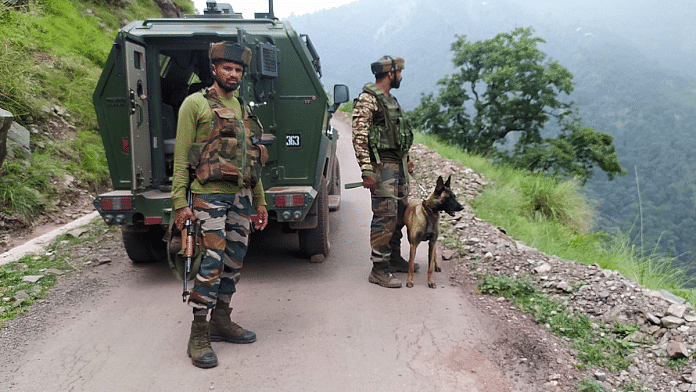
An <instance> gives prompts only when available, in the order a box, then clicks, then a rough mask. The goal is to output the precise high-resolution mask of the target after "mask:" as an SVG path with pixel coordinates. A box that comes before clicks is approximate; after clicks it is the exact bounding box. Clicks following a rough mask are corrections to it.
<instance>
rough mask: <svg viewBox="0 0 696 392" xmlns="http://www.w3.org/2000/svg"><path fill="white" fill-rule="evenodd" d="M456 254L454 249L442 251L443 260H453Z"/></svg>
mask: <svg viewBox="0 0 696 392" xmlns="http://www.w3.org/2000/svg"><path fill="white" fill-rule="evenodd" d="M453 256H454V251H452V250H449V249H445V250H443V251H442V260H451V259H452V257H453Z"/></svg>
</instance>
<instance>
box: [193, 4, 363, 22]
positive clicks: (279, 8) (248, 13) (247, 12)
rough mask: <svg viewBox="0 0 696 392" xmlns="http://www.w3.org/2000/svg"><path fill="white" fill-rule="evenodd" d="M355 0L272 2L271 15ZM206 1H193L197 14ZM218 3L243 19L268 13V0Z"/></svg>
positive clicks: (282, 14)
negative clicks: (226, 5)
mask: <svg viewBox="0 0 696 392" xmlns="http://www.w3.org/2000/svg"><path fill="white" fill-rule="evenodd" d="M355 1H357V0H273V13H274V14H275V16H276V17H277V18H279V19H283V18H287V17H289V16H290V15H292V14H295V16H299V15H303V14H311V13H313V12H316V11H320V10H323V9H329V8H334V7H340V6H342V5H345V4H348V3H353V2H355ZM205 3H206V0H193V6H194V7H195V8H196V10H198V13H199V14H202V13H203V10H204V9H205V8H206V5H205ZM218 3H229V4H230V5H231V6H232V10H233V11H234V12H241V13H242V15H243V16H244V18H253V17H254V13H255V12H263V13H266V12H268V0H219V1H218Z"/></svg>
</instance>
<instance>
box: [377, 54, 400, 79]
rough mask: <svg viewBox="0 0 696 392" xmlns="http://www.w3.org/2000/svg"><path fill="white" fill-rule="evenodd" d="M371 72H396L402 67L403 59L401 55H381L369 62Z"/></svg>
mask: <svg viewBox="0 0 696 392" xmlns="http://www.w3.org/2000/svg"><path fill="white" fill-rule="evenodd" d="M370 69H371V70H372V73H373V74H375V75H377V74H381V73H387V72H396V71H401V70H402V69H404V59H403V58H401V57H393V56H383V57H382V58H380V59H379V60H377V61H375V62H374V63H372V64H370Z"/></svg>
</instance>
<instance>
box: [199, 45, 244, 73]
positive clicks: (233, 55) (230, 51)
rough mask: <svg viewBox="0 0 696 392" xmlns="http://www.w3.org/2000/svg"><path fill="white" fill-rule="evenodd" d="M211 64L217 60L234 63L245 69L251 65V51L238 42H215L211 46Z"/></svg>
mask: <svg viewBox="0 0 696 392" xmlns="http://www.w3.org/2000/svg"><path fill="white" fill-rule="evenodd" d="M208 55H209V57H210V62H211V63H212V62H213V61H215V60H226V61H233V62H235V63H238V64H241V65H243V66H244V67H245V68H246V67H248V66H249V64H251V49H249V48H247V47H246V46H243V45H240V44H238V43H236V42H227V41H221V42H214V43H211V44H210V51H209V53H208Z"/></svg>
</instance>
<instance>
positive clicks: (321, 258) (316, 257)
mask: <svg viewBox="0 0 696 392" xmlns="http://www.w3.org/2000/svg"><path fill="white" fill-rule="evenodd" d="M309 262H310V263H323V262H324V255H323V254H321V253H320V254H316V255H313V256H312V257H310V258H309Z"/></svg>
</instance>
